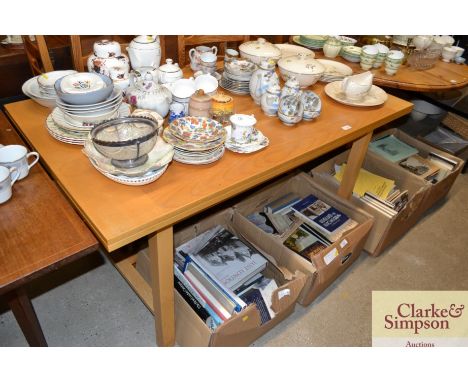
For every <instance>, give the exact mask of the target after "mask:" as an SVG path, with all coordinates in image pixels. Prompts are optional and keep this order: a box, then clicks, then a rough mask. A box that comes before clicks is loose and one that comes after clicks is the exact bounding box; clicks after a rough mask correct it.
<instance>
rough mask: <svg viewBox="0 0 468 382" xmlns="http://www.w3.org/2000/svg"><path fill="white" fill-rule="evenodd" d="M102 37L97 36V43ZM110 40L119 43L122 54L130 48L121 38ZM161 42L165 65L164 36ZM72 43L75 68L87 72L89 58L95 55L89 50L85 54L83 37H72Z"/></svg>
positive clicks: (113, 37) (115, 37)
mask: <svg viewBox="0 0 468 382" xmlns="http://www.w3.org/2000/svg"><path fill="white" fill-rule="evenodd" d="M101 37H102V36H96V39H95V41H97V40H101V39H102V38H101ZM106 37H107V36H106ZM110 38H111V39H112V40H116V41H119V43H120V46H121V48H122V53H124V54H126V49H125V48H126V47H128V45H129V42H122V41H121V39H120V38H119V36H110ZM159 40H160V44H161V63H163V62H164V60H165V59H166V41H165V38H164V36H159ZM70 42H71V51H72V60H73V67H74V68H75V70H77V71H78V72H84V71H87V62H88V57H89V56H91V55H92V54H93V52H92V50H91V51H89V49H87V52H86V53H83V49H82V37H81V36H79V35H75V36H70ZM91 49H92V48H91Z"/></svg>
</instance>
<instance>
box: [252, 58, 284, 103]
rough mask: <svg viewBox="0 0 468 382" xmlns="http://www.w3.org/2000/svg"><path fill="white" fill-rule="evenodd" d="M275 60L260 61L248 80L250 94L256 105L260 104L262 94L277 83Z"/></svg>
mask: <svg viewBox="0 0 468 382" xmlns="http://www.w3.org/2000/svg"><path fill="white" fill-rule="evenodd" d="M275 67H276V65H275V62H274V61H273V60H265V61H262V62H261V63H260V67H259V68H258V69H257V70H256V71H255V72H254V73H253V74H252V77H251V78H250V82H249V90H250V95H251V96H252V98H253V100H254V101H255V103H256V104H257V105H260V102H261V100H262V95H263V94H265V93H266V91H267V89H268V88H269V87H270V86H271V85H274V84H279V78H278V75H277V74H276V72H275Z"/></svg>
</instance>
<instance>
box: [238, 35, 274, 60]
mask: <svg viewBox="0 0 468 382" xmlns="http://www.w3.org/2000/svg"><path fill="white" fill-rule="evenodd" d="M239 50H240V51H241V52H243V53H246V54H250V55H252V56H262V57H280V56H281V50H279V49H278V48H277V47H276V46H275V45H273V44H272V43H271V42H268V41H267V40H265V39H264V38H259V39H258V40H257V41H247V42H244V43H243V44H241V45H240V46H239Z"/></svg>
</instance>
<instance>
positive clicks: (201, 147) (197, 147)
mask: <svg viewBox="0 0 468 382" xmlns="http://www.w3.org/2000/svg"><path fill="white" fill-rule="evenodd" d="M163 138H164V140H165V141H166V142H167V143H170V144H171V145H173V146H174V147H176V148H177V149H182V150H185V151H206V150H210V149H213V148H215V147H219V146H221V145H222V144H223V142H224V139H225V136H223V137H221V138H219V139H217V140H215V141H210V142H202V143H199V142H187V141H184V140H183V139H180V138H177V137H175V136H174V135H172V133H171V131H170V130H169V128H166V129H164V131H163Z"/></svg>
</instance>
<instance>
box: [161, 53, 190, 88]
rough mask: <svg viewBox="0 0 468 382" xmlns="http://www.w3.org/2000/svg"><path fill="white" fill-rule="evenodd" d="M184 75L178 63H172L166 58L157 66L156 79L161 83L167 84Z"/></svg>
mask: <svg viewBox="0 0 468 382" xmlns="http://www.w3.org/2000/svg"><path fill="white" fill-rule="evenodd" d="M183 77H184V74H183V73H182V69H180V67H179V64H177V63H175V64H174V63H173V61H172V60H171V59H170V58H168V59H167V60H166V63H165V64H164V65H161V66H160V67H159V74H158V79H159V82H160V83H162V84H167V83H171V82H176V81H177V80H180V79H181V78H183Z"/></svg>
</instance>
